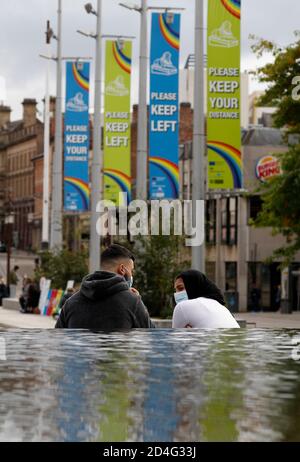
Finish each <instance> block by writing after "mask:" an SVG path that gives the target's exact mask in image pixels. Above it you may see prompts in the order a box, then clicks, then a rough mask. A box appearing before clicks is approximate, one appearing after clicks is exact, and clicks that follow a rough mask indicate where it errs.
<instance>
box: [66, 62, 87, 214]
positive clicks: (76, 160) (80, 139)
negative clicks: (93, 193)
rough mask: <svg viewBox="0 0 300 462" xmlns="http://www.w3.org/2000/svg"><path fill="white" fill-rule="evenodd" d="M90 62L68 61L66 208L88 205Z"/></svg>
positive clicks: (79, 208)
mask: <svg viewBox="0 0 300 462" xmlns="http://www.w3.org/2000/svg"><path fill="white" fill-rule="evenodd" d="M89 76H90V64H89V63H80V62H78V63H75V62H68V63H67V78H66V85H67V88H66V110H65V125H64V126H65V133H64V139H65V143H64V209H65V211H70V212H86V211H87V210H88V209H89V195H90V190H89V144H90V136H89Z"/></svg>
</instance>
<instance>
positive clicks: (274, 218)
mask: <svg viewBox="0 0 300 462" xmlns="http://www.w3.org/2000/svg"><path fill="white" fill-rule="evenodd" d="M295 35H296V38H297V40H296V42H295V43H293V44H291V45H289V46H287V47H286V48H285V49H282V48H279V47H278V46H277V45H276V44H274V43H271V42H268V41H266V40H263V39H257V38H256V43H255V44H254V45H253V47H252V49H253V51H254V52H255V53H256V54H257V56H258V57H261V56H262V55H263V54H264V53H270V52H271V53H272V54H273V56H274V58H275V59H274V62H272V63H268V64H266V65H264V66H263V67H260V68H259V69H258V70H257V72H256V75H257V77H258V80H259V81H260V82H263V83H267V84H268V88H267V90H266V92H265V94H264V95H263V96H262V97H261V98H260V100H259V101H258V103H257V104H258V105H263V106H274V107H277V112H276V114H275V117H274V124H275V126H276V127H278V128H284V129H285V139H286V141H288V139H289V138H288V137H289V135H290V134H291V133H296V134H300V101H296V100H295V99H293V97H292V92H293V89H294V85H293V83H292V81H293V78H294V77H295V76H298V75H300V39H299V32H296V33H295ZM252 38H254V37H252ZM298 60H299V61H298ZM278 157H279V159H280V161H281V166H282V174H281V175H279V176H278V177H275V178H273V179H272V180H271V181H269V182H268V183H266V184H265V185H263V186H262V187H261V188H260V190H259V192H260V193H262V198H263V209H262V212H261V213H260V214H259V216H258V217H257V219H256V220H255V221H254V222H253V224H254V225H255V226H269V227H271V228H272V230H273V234H274V235H275V234H282V235H283V236H284V237H285V238H286V245H285V246H284V247H281V248H279V249H276V251H275V252H274V254H273V256H272V259H273V260H274V259H278V258H283V265H286V264H289V263H290V262H291V261H292V260H293V258H294V256H295V254H296V252H297V251H298V250H300V200H299V198H300V144H297V145H294V146H289V151H288V152H287V153H285V154H281V155H279V156H278Z"/></svg>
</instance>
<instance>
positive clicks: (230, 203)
mask: <svg viewBox="0 0 300 462" xmlns="http://www.w3.org/2000/svg"><path fill="white" fill-rule="evenodd" d="M237 206H238V198H237V197H229V198H223V199H222V200H221V227H222V233H221V241H222V244H225V245H236V244H237V239H238V233H237V229H238V227H237V221H238V215H237V214H238V209H237Z"/></svg>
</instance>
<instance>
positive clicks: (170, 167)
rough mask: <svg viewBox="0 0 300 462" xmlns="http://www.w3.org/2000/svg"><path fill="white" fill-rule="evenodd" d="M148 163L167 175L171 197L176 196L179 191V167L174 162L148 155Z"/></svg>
mask: <svg viewBox="0 0 300 462" xmlns="http://www.w3.org/2000/svg"><path fill="white" fill-rule="evenodd" d="M149 162H150V164H152V165H154V166H156V167H158V168H159V169H160V170H161V171H162V172H163V173H164V174H165V175H166V177H167V179H168V182H169V184H170V187H171V190H172V193H173V197H178V192H179V167H178V165H176V164H175V163H174V162H171V161H170V160H167V159H164V158H162V157H149Z"/></svg>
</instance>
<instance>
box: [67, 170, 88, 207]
mask: <svg viewBox="0 0 300 462" xmlns="http://www.w3.org/2000/svg"><path fill="white" fill-rule="evenodd" d="M65 182H66V183H68V184H69V185H71V186H73V187H74V188H75V189H76V191H77V192H78V193H79V194H80V197H81V198H82V201H83V203H84V206H85V210H88V208H89V198H90V188H89V185H88V184H87V183H85V182H84V181H83V180H80V179H78V178H71V177H65Z"/></svg>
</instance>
